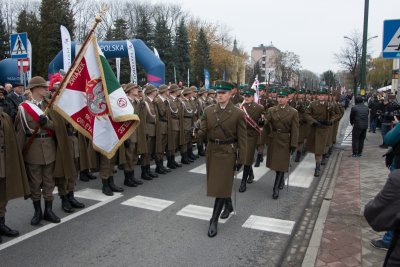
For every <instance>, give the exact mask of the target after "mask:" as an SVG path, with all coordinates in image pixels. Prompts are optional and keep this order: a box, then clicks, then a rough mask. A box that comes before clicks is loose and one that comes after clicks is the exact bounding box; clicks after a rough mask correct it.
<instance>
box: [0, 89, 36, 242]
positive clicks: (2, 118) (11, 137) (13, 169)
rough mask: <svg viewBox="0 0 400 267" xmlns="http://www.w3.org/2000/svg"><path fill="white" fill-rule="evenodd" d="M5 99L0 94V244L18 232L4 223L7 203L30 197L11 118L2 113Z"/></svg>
mask: <svg viewBox="0 0 400 267" xmlns="http://www.w3.org/2000/svg"><path fill="white" fill-rule="evenodd" d="M4 105H5V97H4V95H3V94H2V93H0V243H1V241H2V240H1V236H7V237H16V236H18V235H19V232H18V231H16V230H13V229H11V228H10V227H8V226H7V225H6V223H5V214H6V211H7V209H6V207H7V202H8V201H9V200H11V199H14V198H19V197H25V199H26V198H29V197H30V194H31V193H30V189H29V182H28V177H27V175H26V171H25V165H24V159H23V157H22V153H21V148H20V146H19V144H18V141H17V137H16V134H15V131H14V125H13V123H12V120H11V118H10V117H9V116H8V114H6V113H5V112H4V111H3V106H4Z"/></svg>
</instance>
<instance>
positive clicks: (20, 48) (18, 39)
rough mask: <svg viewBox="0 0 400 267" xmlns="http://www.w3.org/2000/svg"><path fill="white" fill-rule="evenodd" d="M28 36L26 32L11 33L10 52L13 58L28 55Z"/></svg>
mask: <svg viewBox="0 0 400 267" xmlns="http://www.w3.org/2000/svg"><path fill="white" fill-rule="evenodd" d="M27 40H28V36H27V34H26V32H21V33H14V34H11V35H10V54H11V58H27V57H28V50H27V48H28V45H27Z"/></svg>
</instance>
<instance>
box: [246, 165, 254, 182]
mask: <svg viewBox="0 0 400 267" xmlns="http://www.w3.org/2000/svg"><path fill="white" fill-rule="evenodd" d="M249 167H250V169H249V178H248V179H247V183H248V184H252V183H253V181H254V173H253V167H252V166H251V165H250V166H249Z"/></svg>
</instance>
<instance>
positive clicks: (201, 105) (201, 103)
mask: <svg viewBox="0 0 400 267" xmlns="http://www.w3.org/2000/svg"><path fill="white" fill-rule="evenodd" d="M198 96H199V97H198V98H197V118H199V119H200V118H201V117H202V116H203V114H204V110H205V108H206V107H207V90H206V89H205V88H204V87H202V88H200V90H199V92H198ZM197 153H198V155H199V156H202V157H204V156H205V155H206V154H205V153H204V144H203V142H202V141H201V140H197Z"/></svg>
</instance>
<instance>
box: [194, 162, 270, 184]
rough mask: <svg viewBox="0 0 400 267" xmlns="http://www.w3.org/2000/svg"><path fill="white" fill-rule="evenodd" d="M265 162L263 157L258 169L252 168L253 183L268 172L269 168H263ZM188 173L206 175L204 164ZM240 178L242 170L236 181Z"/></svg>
mask: <svg viewBox="0 0 400 267" xmlns="http://www.w3.org/2000/svg"><path fill="white" fill-rule="evenodd" d="M265 162H266V157H264V162H262V163H261V164H260V167H256V168H255V167H254V166H253V173H254V181H258V180H260V179H261V178H262V177H263V176H264V175H265V174H266V173H267V172H269V171H270V169H269V168H267V167H265ZM263 164H264V165H263ZM189 172H193V173H199V174H206V173H207V169H206V164H205V163H203V164H201V165H199V166H197V167H196V168H193V169H191V170H190V171H189ZM242 176H243V168H242V171H241V172H239V173H238V174H237V179H242Z"/></svg>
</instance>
